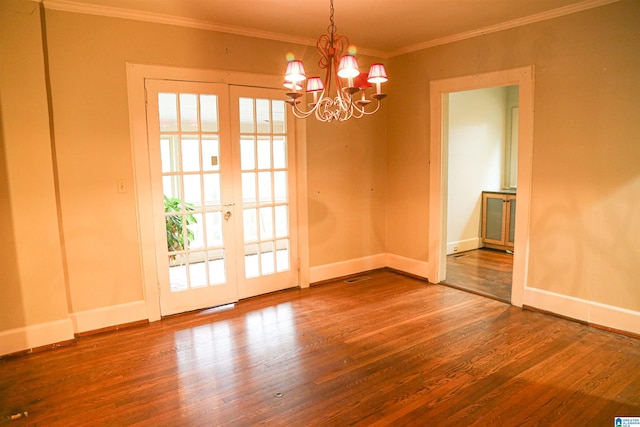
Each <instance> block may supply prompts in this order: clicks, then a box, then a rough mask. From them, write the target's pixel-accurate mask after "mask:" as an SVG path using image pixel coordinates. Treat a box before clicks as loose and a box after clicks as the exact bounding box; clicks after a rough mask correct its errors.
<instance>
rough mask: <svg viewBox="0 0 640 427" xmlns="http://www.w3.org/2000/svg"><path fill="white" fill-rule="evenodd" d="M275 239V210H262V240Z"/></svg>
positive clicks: (267, 208) (270, 208) (269, 208)
mask: <svg viewBox="0 0 640 427" xmlns="http://www.w3.org/2000/svg"><path fill="white" fill-rule="evenodd" d="M272 238H273V208H272V207H271V206H269V207H266V208H260V240H265V239H272Z"/></svg>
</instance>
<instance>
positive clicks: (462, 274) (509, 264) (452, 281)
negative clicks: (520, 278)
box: [443, 248, 513, 302]
mask: <svg viewBox="0 0 640 427" xmlns="http://www.w3.org/2000/svg"><path fill="white" fill-rule="evenodd" d="M512 272H513V255H512V254H509V253H507V252H505V251H498V250H494V249H487V248H482V249H477V250H473V251H468V252H460V253H456V254H452V255H448V256H447V275H446V276H447V278H446V279H445V281H444V282H443V284H444V285H448V286H451V287H454V288H458V289H462V290H466V291H469V292H473V293H476V294H480V295H484V296H487V297H490V298H493V299H497V300H499V301H504V302H510V301H511V277H512Z"/></svg>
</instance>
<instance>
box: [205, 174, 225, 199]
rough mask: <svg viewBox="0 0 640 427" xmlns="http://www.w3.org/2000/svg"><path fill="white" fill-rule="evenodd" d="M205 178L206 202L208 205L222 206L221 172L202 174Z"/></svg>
mask: <svg viewBox="0 0 640 427" xmlns="http://www.w3.org/2000/svg"><path fill="white" fill-rule="evenodd" d="M202 178H203V180H204V203H205V205H206V206H209V207H212V206H220V205H221V204H222V202H221V200H220V174H218V173H208V174H205V175H203V176H202Z"/></svg>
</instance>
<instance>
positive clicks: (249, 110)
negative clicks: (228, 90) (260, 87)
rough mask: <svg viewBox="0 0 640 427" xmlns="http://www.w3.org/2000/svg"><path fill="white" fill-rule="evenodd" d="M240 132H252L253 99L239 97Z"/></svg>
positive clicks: (253, 127)
mask: <svg viewBox="0 0 640 427" xmlns="http://www.w3.org/2000/svg"><path fill="white" fill-rule="evenodd" d="M239 103H240V133H253V132H254V129H255V126H254V120H253V99H251V98H240V99H239Z"/></svg>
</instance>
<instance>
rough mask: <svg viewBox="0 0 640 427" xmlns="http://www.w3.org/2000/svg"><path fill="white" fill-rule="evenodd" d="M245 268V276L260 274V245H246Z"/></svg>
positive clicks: (250, 276)
mask: <svg viewBox="0 0 640 427" xmlns="http://www.w3.org/2000/svg"><path fill="white" fill-rule="evenodd" d="M244 269H245V276H246V277H247V278H248V279H249V278H252V277H258V276H259V275H260V266H259V264H258V245H257V244H253V245H246V246H245V247H244Z"/></svg>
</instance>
